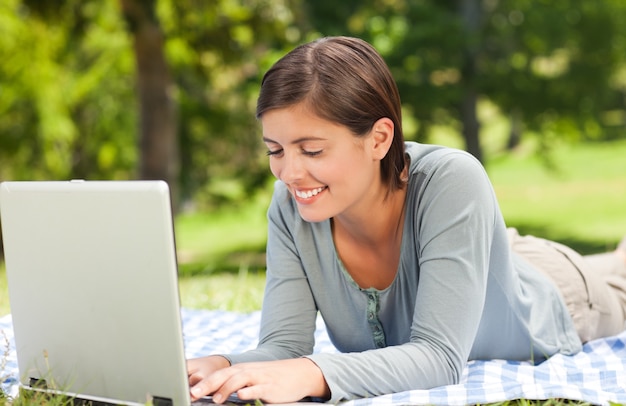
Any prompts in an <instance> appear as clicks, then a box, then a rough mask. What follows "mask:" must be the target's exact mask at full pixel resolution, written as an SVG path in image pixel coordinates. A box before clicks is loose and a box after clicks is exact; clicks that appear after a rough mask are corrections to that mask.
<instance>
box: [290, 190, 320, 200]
mask: <svg viewBox="0 0 626 406" xmlns="http://www.w3.org/2000/svg"><path fill="white" fill-rule="evenodd" d="M324 189H325V188H324V187H318V188H317V189H311V190H307V191H301V190H296V196H298V197H299V198H302V199H310V198H311V197H313V196H315V195H316V194H318V193H319V192H321V191H322V190H324Z"/></svg>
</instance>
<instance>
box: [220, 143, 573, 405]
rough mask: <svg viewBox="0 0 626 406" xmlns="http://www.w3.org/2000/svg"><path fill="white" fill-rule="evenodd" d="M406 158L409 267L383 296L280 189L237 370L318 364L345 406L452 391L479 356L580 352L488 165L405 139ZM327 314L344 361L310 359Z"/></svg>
mask: <svg viewBox="0 0 626 406" xmlns="http://www.w3.org/2000/svg"><path fill="white" fill-rule="evenodd" d="M406 152H407V154H408V156H409V157H410V169H409V182H408V186H407V195H406V203H405V209H406V216H405V222H404V229H403V236H402V249H401V258H400V264H399V266H398V271H397V275H396V277H395V279H394V281H393V282H392V283H391V285H390V286H389V287H387V288H386V289H384V290H377V289H373V288H370V289H362V288H360V287H359V286H358V285H357V284H356V283H355V282H354V281H353V279H352V278H351V277H350V275H349V274H348V273H347V272H346V270H345V269H344V268H343V266H342V264H341V261H340V260H339V258H338V255H337V252H336V250H335V246H334V243H333V238H332V234H331V227H330V221H329V220H327V221H322V222H319V223H309V222H306V221H304V220H302V218H301V217H300V216H299V214H298V210H297V208H296V205H295V203H294V202H293V199H292V198H291V197H290V195H289V192H288V191H287V189H286V187H285V185H284V184H282V183H281V182H277V183H276V187H275V192H274V196H273V199H272V203H271V205H270V208H269V211H268V219H269V231H268V233H269V234H268V243H267V282H266V291H265V296H264V302H263V311H262V320H261V329H260V336H259V340H260V341H259V345H258V348H257V349H255V350H252V351H249V352H246V353H243V354H237V355H229V356H227V358H228V359H229V360H230V361H231V362H232V363H239V362H247V361H262V360H274V359H284V358H292V357H300V356H308V358H310V359H311V360H312V361H313V362H315V363H316V364H317V365H318V366H319V368H321V370H322V372H323V374H324V377H325V379H326V382H327V383H328V385H329V388H330V391H331V401H332V402H336V401H339V400H344V399H351V398H356V397H366V396H376V395H381V394H387V393H393V392H401V391H406V390H413V389H428V388H432V387H436V386H441V385H448V384H453V383H456V382H458V380H459V379H460V377H461V374H462V372H463V368H464V367H465V365H466V362H467V361H468V360H471V359H494V358H500V359H508V360H529V359H534V360H540V359H545V358H546V357H548V356H550V355H552V354H555V353H557V352H560V353H564V354H572V353H575V352H578V351H579V350H580V349H581V342H580V340H579V338H578V335H577V333H576V331H575V328H574V325H573V322H572V320H571V317H570V315H569V313H568V311H567V309H566V307H565V304H564V303H563V299H562V298H561V296H560V294H559V293H558V291H557V290H556V288H555V286H554V285H553V284H552V283H551V282H550V281H549V280H548V279H547V278H546V277H545V276H543V275H542V274H541V273H539V272H538V271H537V270H535V269H534V268H532V267H531V266H530V265H529V264H528V263H526V262H524V261H523V260H522V259H521V258H520V257H518V256H516V255H515V254H514V253H512V252H511V251H510V249H509V244H508V241H507V234H506V228H505V224H504V221H503V219H502V215H501V212H500V209H499V207H498V203H497V201H496V197H495V194H494V191H493V189H492V186H491V183H490V181H489V179H488V177H487V174H486V173H485V171H484V169H483V167H482V166H481V165H480V163H479V162H478V161H477V160H475V159H474V158H473V157H472V156H470V155H469V154H467V153H465V152H463V151H459V150H454V149H450V148H446V147H439V146H432V145H422V144H417V143H411V142H407V143H406ZM374 215H375V214H374ZM318 311H319V312H320V314H321V315H322V317H323V319H324V321H325V323H326V327H327V330H328V334H329V336H330V339H331V341H332V342H333V344H334V345H335V346H336V347H337V349H339V350H340V351H341V352H342V353H341V354H313V355H311V353H312V351H313V346H314V331H315V320H316V316H317V312H318Z"/></svg>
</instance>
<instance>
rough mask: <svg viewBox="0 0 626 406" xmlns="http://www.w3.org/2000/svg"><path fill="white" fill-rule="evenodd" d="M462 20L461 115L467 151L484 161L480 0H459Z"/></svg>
mask: <svg viewBox="0 0 626 406" xmlns="http://www.w3.org/2000/svg"><path fill="white" fill-rule="evenodd" d="M459 1H460V13H461V21H462V24H463V28H464V32H465V38H466V40H467V43H466V44H465V48H464V50H463V68H462V79H463V85H464V90H463V92H464V94H463V99H462V100H461V106H460V116H461V123H462V126H463V138H464V139H465V146H466V149H467V151H468V152H469V153H470V154H472V155H474V156H475V157H476V158H477V159H478V160H479V161H481V162H482V160H483V157H482V149H481V147H480V123H479V122H478V114H477V104H478V93H477V91H476V86H475V80H476V54H477V39H478V29H479V26H480V18H481V6H480V0H459Z"/></svg>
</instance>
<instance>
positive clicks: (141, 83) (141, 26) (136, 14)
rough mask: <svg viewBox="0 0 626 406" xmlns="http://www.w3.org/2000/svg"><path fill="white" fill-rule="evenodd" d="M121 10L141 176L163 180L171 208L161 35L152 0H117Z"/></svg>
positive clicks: (169, 125) (172, 176) (169, 106)
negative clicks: (129, 42) (130, 50)
mask: <svg viewBox="0 0 626 406" xmlns="http://www.w3.org/2000/svg"><path fill="white" fill-rule="evenodd" d="M121 7H122V13H123V15H124V18H125V19H126V22H127V24H128V28H129V31H130V32H131V33H132V35H133V44H134V51H135V61H136V67H137V68H136V69H137V76H136V77H137V91H138V98H139V111H140V115H139V117H140V123H141V124H140V135H139V138H140V148H139V151H140V163H139V176H140V177H141V178H142V179H158V180H165V181H167V183H168V184H169V186H170V189H171V192H172V196H173V200H174V207H175V209H176V207H177V203H178V140H177V137H176V135H177V131H176V130H177V121H176V106H175V101H174V100H173V96H172V93H173V83H172V80H171V77H170V73H169V68H168V66H167V62H166V60H165V53H164V38H163V33H162V31H161V28H160V26H159V21H158V19H157V16H156V9H155V8H156V4H155V0H121Z"/></svg>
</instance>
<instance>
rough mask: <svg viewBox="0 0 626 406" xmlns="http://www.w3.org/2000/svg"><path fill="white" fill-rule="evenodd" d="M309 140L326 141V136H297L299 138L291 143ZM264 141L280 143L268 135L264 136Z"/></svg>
mask: <svg viewBox="0 0 626 406" xmlns="http://www.w3.org/2000/svg"><path fill="white" fill-rule="evenodd" d="M307 141H326V138H322V137H313V136H310V137H300V138H297V139H295V140H293V141H292V142H291V144H293V145H296V144H301V143H303V142H307ZM263 142H269V143H271V144H279V143H278V142H277V141H274V140H273V139H271V138H267V137H263Z"/></svg>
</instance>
